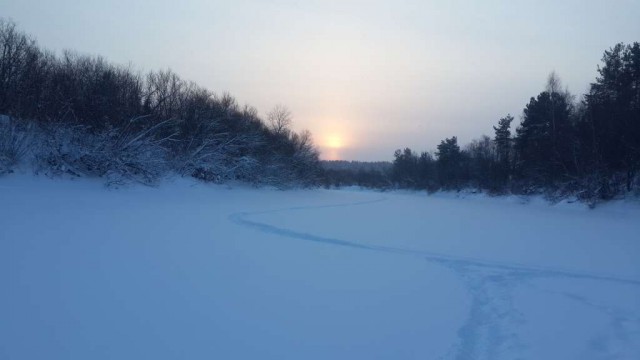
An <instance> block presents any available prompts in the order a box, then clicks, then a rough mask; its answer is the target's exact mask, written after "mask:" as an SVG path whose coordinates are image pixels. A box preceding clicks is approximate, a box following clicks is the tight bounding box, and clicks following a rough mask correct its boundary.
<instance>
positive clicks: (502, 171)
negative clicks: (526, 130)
mask: <svg viewBox="0 0 640 360" xmlns="http://www.w3.org/2000/svg"><path fill="white" fill-rule="evenodd" d="M512 121H513V116H511V114H508V115H507V116H505V117H503V118H502V119H500V121H499V122H498V127H495V126H494V127H493V130H494V131H495V136H494V138H493V142H494V143H495V145H496V161H497V163H498V164H497V166H496V180H497V181H499V182H500V183H501V184H504V183H505V182H506V181H507V180H508V179H509V176H510V175H511V140H512V139H511V131H510V130H509V128H510V127H511V122H512Z"/></svg>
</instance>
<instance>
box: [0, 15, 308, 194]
mask: <svg viewBox="0 0 640 360" xmlns="http://www.w3.org/2000/svg"><path fill="white" fill-rule="evenodd" d="M290 125H291V114H290V113H289V111H288V110H287V109H286V108H285V107H284V106H276V107H275V108H274V109H273V110H272V111H271V112H269V113H268V114H267V118H266V119H261V118H260V117H259V116H258V113H257V111H256V109H255V108H252V107H250V106H239V105H238V103H237V102H236V100H235V99H234V98H233V97H232V96H230V95H229V94H223V95H216V94H214V93H212V92H210V91H209V90H207V89H205V88H203V87H200V86H198V85H197V84H196V83H194V82H190V81H185V80H183V79H181V78H180V77H179V76H178V75H177V74H175V73H174V72H172V71H170V70H161V71H152V72H149V73H146V74H142V73H140V72H137V71H133V70H132V69H131V68H130V67H124V66H120V65H115V64H113V63H110V62H108V61H107V60H105V59H104V58H102V57H95V56H86V55H79V54H77V53H74V52H71V51H65V52H63V53H62V54H61V55H59V56H58V55H56V54H54V53H52V52H50V51H47V50H44V49H41V48H40V47H39V46H38V44H37V42H36V41H35V40H34V39H33V38H31V37H30V36H28V35H27V34H25V33H23V32H21V31H20V30H18V29H17V27H16V25H15V24H14V23H13V22H9V21H4V20H0V174H2V173H6V172H10V171H12V169H13V168H15V167H16V166H18V165H19V164H20V163H24V162H25V161H26V162H28V163H29V164H30V165H31V166H33V168H34V170H36V172H43V173H46V174H49V175H61V174H71V175H74V176H98V177H105V178H106V179H107V181H108V182H109V183H124V182H130V181H136V182H141V183H145V184H152V183H155V182H157V180H158V179H159V178H161V176H162V175H163V174H165V173H167V172H171V171H173V172H177V173H179V174H182V175H188V176H194V177H196V178H199V179H202V180H205V181H216V182H221V181H227V180H241V181H247V182H251V183H265V184H274V185H278V186H289V185H314V184H316V183H317V181H318V178H319V176H320V174H321V168H320V165H319V159H318V157H319V154H318V151H317V149H316V148H315V146H314V144H313V141H312V138H311V134H310V133H309V132H308V131H303V132H301V133H296V132H294V131H292V130H291V129H290Z"/></svg>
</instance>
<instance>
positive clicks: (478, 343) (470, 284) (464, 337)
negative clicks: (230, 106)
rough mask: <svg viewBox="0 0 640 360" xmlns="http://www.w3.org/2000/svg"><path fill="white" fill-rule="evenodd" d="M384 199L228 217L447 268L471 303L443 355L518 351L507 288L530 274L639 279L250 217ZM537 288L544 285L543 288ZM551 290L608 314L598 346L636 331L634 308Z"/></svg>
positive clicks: (639, 325)
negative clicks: (355, 237)
mask: <svg viewBox="0 0 640 360" xmlns="http://www.w3.org/2000/svg"><path fill="white" fill-rule="evenodd" d="M385 200H386V198H380V199H375V200H370V201H362V202H352V203H342V204H333V205H322V206H300V207H290V208H284V209H278V210H270V211H260V212H252V213H247V212H239V213H234V214H231V215H230V216H229V219H230V220H231V221H232V222H234V223H236V224H238V225H240V226H243V227H247V228H251V229H255V230H257V231H260V232H263V233H269V234H275V235H279V236H283V237H287V238H292V239H297V240H304V241H311V242H316V243H322V244H326V245H334V246H343V247H348V248H353V249H359V250H366V251H376V252H383V253H389V254H394V255H406V256H412V257H419V258H422V259H425V260H426V261H428V262H430V263H434V264H438V265H441V266H444V267H446V268H448V269H449V270H451V271H453V272H454V273H455V274H457V275H458V277H459V278H460V279H461V280H462V281H463V283H464V284H465V287H466V289H467V291H468V292H469V294H470V295H471V304H470V312H469V315H468V317H467V319H466V321H465V322H464V324H463V325H462V326H461V328H460V329H459V330H458V337H459V339H458V343H456V344H453V345H452V347H451V350H450V352H449V353H448V354H447V355H446V356H445V358H453V359H495V358H499V357H500V354H504V353H510V354H514V353H523V352H524V351H525V349H526V345H525V344H524V342H523V341H522V339H520V338H519V336H518V335H517V333H515V332H513V331H512V330H513V329H514V328H517V327H518V326H519V325H520V324H522V323H523V322H524V321H525V319H524V318H523V315H522V314H521V313H520V312H519V311H518V310H517V309H516V307H515V306H514V303H513V302H514V299H513V292H514V290H515V288H516V287H522V286H529V287H535V285H534V284H532V281H533V280H536V279H544V278H546V279H550V278H552V279H562V278H564V279H579V280H587V281H599V282H608V283H613V284H618V285H630V286H633V287H638V288H640V280H636V279H628V278H623V277H615V276H610V275H604V274H592V273H586V272H578V271H571V270H566V269H555V268H548V267H537V266H529V265H524V264H517V263H506V262H496V261H490V260H484V259H477V258H470V257H460V256H452V255H448V254H442V253H435V252H428V251H422V250H415V249H407V248H399V247H391V246H380V245H369V244H361V243H358V242H354V241H350V240H344V239H338V238H331V237H326V236H321V235H316V234H311V233H306V232H300V231H296V230H293V229H288V228H284V227H278V226H274V225H270V224H267V223H263V222H259V221H255V220H251V219H250V218H251V216H253V215H260V214H267V213H279V212H291V211H300V210H313V209H325V208H338V207H351V206H364V205H370V204H374V203H379V202H382V201H385ZM538 290H540V291H545V290H544V289H538ZM557 295H560V296H563V297H565V298H567V299H570V300H572V301H574V302H576V303H580V304H581V305H586V306H588V307H591V308H593V309H594V310H596V311H598V312H601V313H604V314H606V315H607V316H608V318H609V319H610V320H609V327H610V328H609V329H607V333H610V334H614V335H613V336H609V337H605V336H602V337H601V338H599V339H595V340H594V342H600V343H601V344H599V345H598V347H599V349H600V350H602V348H604V349H605V350H610V349H608V347H610V346H609V345H608V344H609V343H612V342H613V343H615V344H616V345H623V346H629V345H631V346H633V344H632V343H631V342H632V341H633V339H634V334H640V316H638V315H637V314H632V313H628V312H626V311H625V310H623V309H618V308H610V307H607V306H603V305H599V304H597V303H595V302H592V301H589V300H588V299H586V298H584V297H582V296H580V295H576V294H572V293H569V292H560V293H558V294H557ZM592 346H593V345H592ZM596 350H598V349H596ZM608 353H609V354H611V351H608Z"/></svg>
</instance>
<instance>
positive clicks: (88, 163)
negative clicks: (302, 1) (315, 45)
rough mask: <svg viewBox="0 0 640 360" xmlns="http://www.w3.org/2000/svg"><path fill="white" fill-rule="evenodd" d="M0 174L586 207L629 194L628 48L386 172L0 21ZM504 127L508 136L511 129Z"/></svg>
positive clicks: (172, 82)
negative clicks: (484, 195)
mask: <svg viewBox="0 0 640 360" xmlns="http://www.w3.org/2000/svg"><path fill="white" fill-rule="evenodd" d="M0 50H1V53H0V174H3V173H9V172H11V171H13V170H14V169H16V168H17V167H20V166H25V165H26V166H30V167H31V168H32V169H33V170H34V171H35V172H36V173H43V174H47V175H49V176H60V175H70V176H91V177H100V178H104V179H105V180H106V182H107V183H108V184H123V183H128V182H139V183H143V184H148V185H151V184H155V183H157V181H158V180H159V179H161V178H162V176H164V175H165V174H167V173H177V174H180V175H183V176H193V177H195V178H198V179H201V180H203V181H210V182H225V181H230V180H238V181H244V182H248V183H252V184H271V185H276V186H278V187H290V186H318V185H323V186H326V187H333V186H349V185H360V186H366V187H372V188H381V189H389V188H408V189H421V190H428V191H437V190H460V189H464V188H473V189H480V190H483V191H488V192H490V193H494V194H504V193H513V194H533V193H538V194H540V193H543V194H547V195H549V196H551V197H557V198H561V197H566V196H576V197H578V198H579V199H581V200H584V201H588V202H591V203H592V204H595V203H596V202H598V201H600V200H606V199H611V198H614V197H616V196H620V195H625V194H629V193H635V194H638V193H639V192H640V176H639V174H638V171H639V169H640V44H639V43H637V42H635V43H633V44H632V45H625V44H617V45H615V46H614V47H613V48H611V49H609V50H607V51H605V52H604V55H603V58H602V64H601V65H600V66H599V67H598V69H597V71H598V74H599V76H597V77H596V79H595V81H594V82H593V83H592V84H591V86H590V89H589V92H588V93H587V94H584V95H583V96H581V97H579V98H577V97H576V96H574V95H572V94H570V93H569V92H568V91H567V90H565V89H563V87H562V84H561V82H560V79H559V77H558V76H557V75H556V74H555V73H552V74H551V75H550V76H549V78H548V81H547V86H546V89H544V91H542V92H541V93H539V94H538V95H536V96H534V97H532V98H531V99H530V100H529V102H528V103H526V104H525V106H524V109H523V113H522V117H521V121H520V123H519V124H514V117H513V116H511V115H506V116H504V117H502V118H500V119H496V124H495V126H494V127H493V134H492V136H486V135H485V136H481V137H480V138H478V139H476V140H474V141H472V142H471V143H470V144H467V145H466V146H462V147H461V146H460V144H458V139H457V137H456V136H452V137H450V138H446V139H443V140H442V141H441V142H440V144H439V145H438V146H437V149H436V150H435V151H432V152H428V151H423V152H416V151H414V150H412V149H409V148H405V149H400V150H397V151H396V152H395V153H394V160H393V162H392V163H385V162H379V163H362V162H346V161H342V162H340V161H338V162H335V161H334V162H328V161H325V162H320V161H319V153H318V150H317V149H316V147H315V146H314V144H313V142H312V139H311V134H310V133H309V132H308V131H303V132H301V133H296V132H294V131H292V130H291V128H290V125H291V114H290V113H289V111H288V110H287V109H286V108H285V107H284V106H276V107H275V108H274V109H273V110H272V111H271V112H269V113H268V114H267V116H266V119H261V118H260V117H259V116H258V114H257V111H256V110H255V109H254V108H252V107H250V106H239V105H238V103H237V102H236V100H235V99H234V98H233V97H231V96H230V95H228V94H224V95H216V94H214V93H212V92H210V91H208V90H207V89H204V88H202V87H200V86H198V85H197V84H195V83H193V82H189V81H185V80H182V79H181V78H180V77H179V76H178V75H177V74H175V73H173V72H171V71H169V70H166V71H152V72H149V73H146V74H141V73H140V72H137V71H133V70H132V69H131V68H130V67H124V66H119V65H114V64H112V63H109V62H108V61H106V60H105V59H103V58H101V57H92V56H85V55H79V54H76V53H73V52H70V51H66V52H63V53H62V54H61V55H55V54H53V53H52V52H49V51H47V50H43V49H41V48H40V47H39V46H38V45H37V43H36V41H35V40H34V39H32V38H31V37H30V36H28V35H26V34H24V33H23V32H21V31H19V30H18V29H17V28H16V25H15V24H14V23H12V22H8V21H2V20H0ZM514 128H515V129H514Z"/></svg>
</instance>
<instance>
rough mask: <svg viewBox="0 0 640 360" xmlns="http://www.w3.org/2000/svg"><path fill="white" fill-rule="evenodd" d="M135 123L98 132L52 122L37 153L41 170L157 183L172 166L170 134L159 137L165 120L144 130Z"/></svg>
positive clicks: (109, 181)
mask: <svg viewBox="0 0 640 360" xmlns="http://www.w3.org/2000/svg"><path fill="white" fill-rule="evenodd" d="M133 125H134V121H132V122H130V124H129V125H128V126H127V127H126V128H123V129H108V130H103V131H100V132H97V133H93V132H91V131H89V130H88V129H87V128H84V127H79V126H68V125H56V126H50V127H48V128H47V129H46V131H45V134H46V135H45V136H44V138H43V140H42V144H40V145H41V146H40V150H39V152H38V153H37V155H36V162H37V170H39V171H43V172H44V173H46V174H48V175H64V174H68V175H72V176H90V177H104V178H105V179H106V181H107V185H120V184H125V183H128V182H138V183H142V184H145V185H153V184H155V183H156V182H157V181H158V180H159V179H160V177H161V176H162V175H163V174H164V173H165V172H166V171H167V170H168V161H167V149H166V147H165V146H164V143H165V142H166V141H167V140H169V138H170V137H165V138H158V136H157V133H158V130H159V129H160V128H161V127H162V125H163V124H159V125H156V126H154V127H152V128H149V129H143V130H136V129H135V127H134V126H133Z"/></svg>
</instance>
